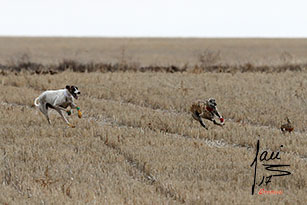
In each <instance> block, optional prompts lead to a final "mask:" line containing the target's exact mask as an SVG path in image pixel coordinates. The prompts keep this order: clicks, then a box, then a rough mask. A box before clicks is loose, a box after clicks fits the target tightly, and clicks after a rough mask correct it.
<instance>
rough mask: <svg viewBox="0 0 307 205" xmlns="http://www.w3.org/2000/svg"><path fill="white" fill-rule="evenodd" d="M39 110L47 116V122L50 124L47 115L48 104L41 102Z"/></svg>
mask: <svg viewBox="0 0 307 205" xmlns="http://www.w3.org/2000/svg"><path fill="white" fill-rule="evenodd" d="M39 110H40V111H41V112H42V113H43V114H44V115H45V117H46V118H47V121H48V123H49V124H51V123H50V119H49V116H48V106H47V104H41V105H40V106H39Z"/></svg>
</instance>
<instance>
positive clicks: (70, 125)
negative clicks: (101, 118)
mask: <svg viewBox="0 0 307 205" xmlns="http://www.w3.org/2000/svg"><path fill="white" fill-rule="evenodd" d="M68 126H69V127H71V128H75V127H76V126H75V125H72V124H70V123H69V124H68Z"/></svg>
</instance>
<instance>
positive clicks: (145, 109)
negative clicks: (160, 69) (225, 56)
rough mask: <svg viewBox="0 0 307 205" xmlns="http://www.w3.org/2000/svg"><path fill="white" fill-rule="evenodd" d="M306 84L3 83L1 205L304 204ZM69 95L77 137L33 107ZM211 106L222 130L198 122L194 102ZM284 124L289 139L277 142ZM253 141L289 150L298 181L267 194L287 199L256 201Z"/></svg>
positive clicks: (74, 78)
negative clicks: (45, 95)
mask: <svg viewBox="0 0 307 205" xmlns="http://www.w3.org/2000/svg"><path fill="white" fill-rule="evenodd" d="M306 79H307V73H306V72H303V71H302V72H290V71H286V72H284V73H271V74H264V73H236V74H227V73H204V74H193V73H187V72H184V73H174V74H167V73H150V72H148V73H129V72H128V73H120V72H117V73H73V72H63V73H60V74H57V75H50V74H47V75H43V76H42V75H27V74H23V75H17V76H16V75H13V74H12V73H10V74H8V75H6V76H1V81H0V116H1V118H0V141H1V142H2V143H1V145H0V156H1V158H0V180H1V181H0V182H1V184H0V190H1V191H0V203H3V204H6V203H7V204H22V203H30V204H37V203H51V204H62V203H66V204H84V203H88V204H180V203H187V204H215V203H216V204H229V203H233V204H249V203H258V204H260V203H267V204H274V203H284V204H290V203H291V204H303V202H304V201H307V198H306V190H305V188H306V180H307V173H306V169H307V161H306V156H307V153H306V146H307V136H306V134H307V129H306V122H307V118H306V117H307V106H306V102H305V99H306V96H307V89H306V87H307V81H306ZM66 84H74V85H77V86H78V87H79V89H80V90H81V93H82V96H81V97H80V99H79V100H78V103H79V105H80V107H81V109H82V111H83V114H84V115H83V116H84V117H83V118H82V119H78V118H77V117H76V112H75V113H73V115H72V117H69V120H70V121H72V122H74V124H76V126H77V127H76V128H75V129H71V128H67V127H66V126H65V125H64V124H63V122H62V121H61V119H60V117H59V116H58V114H57V113H55V112H51V121H52V125H51V126H49V125H48V123H47V122H46V119H45V118H44V117H43V116H42V114H41V113H39V111H38V110H37V109H35V108H34V107H33V100H34V99H35V97H37V96H38V95H39V94H40V93H41V92H42V91H43V90H45V89H51V88H52V89H58V88H62V87H64V86H65V85H66ZM208 97H215V98H216V100H217V103H218V107H219V110H220V111H221V113H222V114H223V116H224V117H225V119H226V125H225V126H224V127H223V128H221V127H216V126H214V125H213V124H212V123H209V122H206V123H207V125H208V127H209V130H208V131H206V130H205V129H203V128H202V127H201V126H200V125H199V124H198V123H196V122H195V121H192V120H191V116H190V114H189V113H188V109H189V105H190V104H191V102H193V101H194V100H196V99H205V98H208ZM285 117H289V119H291V120H292V122H293V124H294V126H295V130H294V132H292V133H291V134H289V133H286V134H283V133H282V132H281V131H280V130H279V127H280V125H281V124H283V123H284V119H285ZM257 139H260V141H261V147H262V148H263V149H269V150H272V151H277V150H279V146H280V145H281V144H283V145H284V148H283V151H284V152H282V153H281V158H282V163H284V164H290V165H291V167H290V171H291V172H292V175H290V176H287V177H284V178H275V179H274V178H273V180H272V183H271V184H270V185H268V187H265V189H266V190H282V191H283V194H282V195H275V196H269V195H266V196H260V195H254V196H252V195H251V185H252V183H253V170H252V168H251V167H250V164H251V163H252V160H253V157H254V153H255V149H254V148H255V144H256V140H257ZM303 158H305V159H303ZM258 171H259V176H261V174H264V172H263V170H261V169H260V168H259V169H258ZM258 180H260V179H259V178H258Z"/></svg>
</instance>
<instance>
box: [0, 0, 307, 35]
mask: <svg viewBox="0 0 307 205" xmlns="http://www.w3.org/2000/svg"><path fill="white" fill-rule="evenodd" d="M306 9H307V1H306V0H253V1H251V0H210V1H209V0H154V1H148V0H0V36H12V35H13V36H97V37H307V10H306Z"/></svg>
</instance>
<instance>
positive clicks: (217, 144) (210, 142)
mask: <svg viewBox="0 0 307 205" xmlns="http://www.w3.org/2000/svg"><path fill="white" fill-rule="evenodd" d="M93 99H94V100H101V99H97V98H93ZM103 101H107V102H112V103H121V102H119V101H113V100H105V99H103ZM0 104H1V105H9V106H19V107H27V108H29V109H32V110H35V108H34V107H32V106H29V105H25V104H17V103H6V102H1V103H0ZM122 104H129V105H132V106H136V107H142V106H138V105H135V104H130V103H122ZM142 108H147V107H142ZM150 109H152V108H150ZM158 112H159V111H158ZM160 112H162V113H169V112H167V111H163V110H160ZM104 114H105V115H106V116H108V117H107V118H104V119H103V120H101V119H97V118H95V117H92V116H89V117H86V116H83V118H85V119H92V120H94V121H96V122H97V121H99V122H101V123H102V125H108V126H110V125H111V126H112V125H115V126H117V127H124V128H128V129H144V128H143V127H141V126H129V125H127V124H125V123H120V122H118V121H115V120H113V119H112V116H109V115H107V114H106V113H104ZM179 114H182V113H179ZM152 131H153V132H157V131H156V130H152ZM163 133H164V134H166V135H168V136H172V137H183V138H188V139H193V140H201V141H202V142H204V143H205V144H206V145H208V146H210V147H216V148H226V147H235V148H245V149H247V150H253V149H254V148H253V147H251V146H247V145H243V144H235V143H233V144H231V143H227V142H225V141H224V140H223V139H221V140H210V139H206V138H199V139H197V138H194V137H192V136H189V135H181V134H178V133H174V132H169V131H163ZM264 150H267V151H272V150H270V149H269V148H265V149H264V148H263V151H264ZM283 153H285V154H288V155H292V156H295V157H298V158H300V159H301V160H303V161H306V162H307V156H305V155H297V154H294V153H291V152H283Z"/></svg>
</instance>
